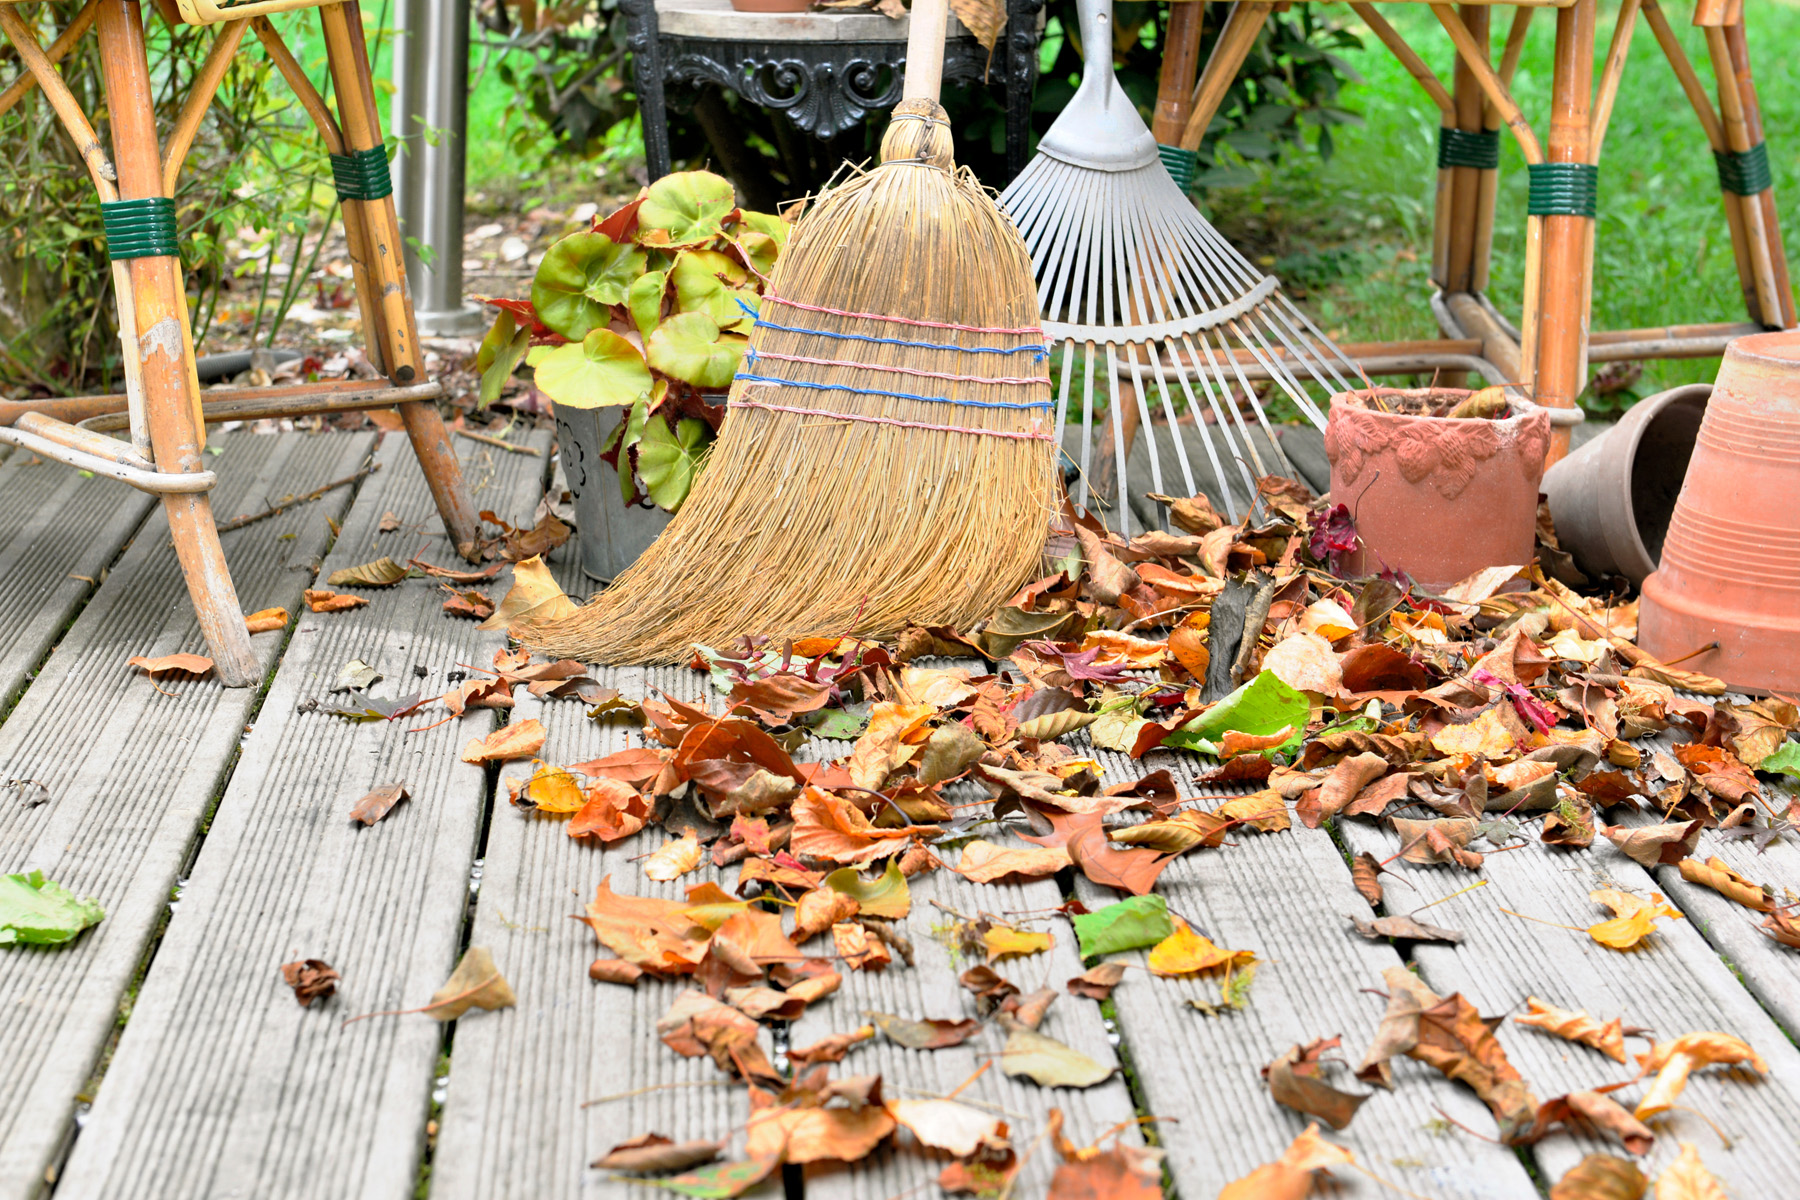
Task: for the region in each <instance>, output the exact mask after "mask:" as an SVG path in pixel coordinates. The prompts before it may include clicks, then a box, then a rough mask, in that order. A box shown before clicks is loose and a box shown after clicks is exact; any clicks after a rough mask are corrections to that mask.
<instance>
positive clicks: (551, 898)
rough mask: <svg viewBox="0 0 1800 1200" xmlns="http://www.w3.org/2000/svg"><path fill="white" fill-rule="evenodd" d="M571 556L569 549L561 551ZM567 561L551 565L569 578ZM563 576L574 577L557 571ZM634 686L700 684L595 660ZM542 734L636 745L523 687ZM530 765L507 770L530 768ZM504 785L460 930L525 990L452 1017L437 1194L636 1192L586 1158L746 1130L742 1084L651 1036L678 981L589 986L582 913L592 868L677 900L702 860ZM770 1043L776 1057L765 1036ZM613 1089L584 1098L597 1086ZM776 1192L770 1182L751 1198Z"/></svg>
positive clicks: (622, 725) (608, 746)
mask: <svg viewBox="0 0 1800 1200" xmlns="http://www.w3.org/2000/svg"><path fill="white" fill-rule="evenodd" d="M572 557H573V556H572V555H571V558H572ZM568 570H569V568H568V566H567V565H565V566H564V567H563V568H561V569H559V572H558V573H559V575H567V574H568ZM563 582H564V585H565V586H568V585H569V584H570V583H571V582H572V579H570V578H565V579H564V580H563ZM596 676H597V677H598V678H600V680H601V681H602V682H603V683H605V684H606V686H608V687H615V688H618V689H619V690H620V691H621V692H622V693H624V694H626V695H629V696H633V697H639V698H641V697H644V696H646V695H650V694H654V693H655V692H657V691H666V692H668V693H669V694H670V695H673V696H675V697H677V698H680V699H686V700H694V699H697V698H698V697H699V696H700V691H701V687H702V685H703V682H704V681H703V677H702V676H699V675H696V674H695V673H694V672H692V671H688V670H684V669H680V668H623V669H619V670H609V671H598V672H596ZM517 715H518V716H519V717H520V718H523V717H525V716H537V717H538V718H539V719H540V720H542V721H543V722H544V725H545V727H546V728H547V729H548V730H549V741H548V743H547V744H546V746H545V747H544V751H543V756H544V760H545V761H547V762H551V763H558V764H562V763H570V762H580V761H584V760H586V759H590V758H595V757H598V756H599V755H602V754H609V753H611V752H613V751H615V750H621V749H624V748H625V746H626V744H627V740H628V737H629V739H630V740H631V742H632V743H633V744H636V728H635V726H634V725H632V724H631V723H630V722H622V721H610V722H607V723H605V724H597V723H595V722H593V721H590V720H589V719H588V718H587V716H586V713H585V710H584V709H583V708H582V706H581V705H580V704H577V703H572V702H568V701H551V702H548V703H540V702H538V701H535V700H533V699H531V698H530V697H528V696H526V695H524V693H523V692H521V693H520V695H519V708H518V714H517ZM529 769H530V768H529V764H516V765H512V766H509V767H508V768H507V769H506V771H505V772H504V773H503V780H504V777H508V776H511V777H524V776H526V775H528V774H529ZM505 795H506V789H505V785H504V782H502V784H501V788H500V799H499V800H498V802H497V803H496V805H495V812H494V819H493V823H492V825H491V826H490V828H489V831H488V842H487V853H486V858H485V861H484V862H483V865H482V882H481V888H480V892H479V894H478V903H477V905H476V909H475V924H474V931H473V933H472V934H471V938H470V941H471V943H472V944H474V945H483V946H487V947H489V948H490V949H491V950H492V951H493V953H494V960H495V962H496V963H497V964H498V965H499V967H500V969H501V970H502V971H504V972H505V973H506V976H507V978H508V980H510V981H511V983H512V985H513V990H514V992H515V993H516V994H517V995H518V997H519V1008H518V1009H517V1011H514V1012H508V1013H504V1014H497V1016H498V1017H499V1018H500V1019H493V1020H479V1021H466V1022H463V1023H461V1024H460V1025H459V1027H458V1029H457V1032H456V1044H455V1048H454V1052H453V1054H452V1056H451V1062H450V1082H449V1087H448V1091H447V1094H446V1097H445V1100H444V1109H443V1115H442V1118H441V1120H440V1122H439V1133H438V1139H437V1149H436V1153H435V1155H434V1158H433V1162H432V1174H431V1183H432V1187H431V1192H432V1196H433V1197H434V1200H487V1198H488V1197H493V1196H504V1195H520V1196H532V1197H537V1198H540V1200H562V1198H564V1197H595V1196H605V1197H625V1196H642V1195H644V1194H646V1193H645V1192H644V1189H643V1188H642V1187H641V1186H638V1185H634V1184H630V1183H623V1182H618V1181H615V1180H613V1179H611V1178H610V1177H609V1176H608V1175H607V1173H605V1172H603V1171H596V1170H591V1169H590V1168H589V1167H588V1163H589V1162H590V1161H592V1160H593V1159H595V1158H598V1157H599V1156H600V1155H601V1154H603V1153H605V1152H606V1151H607V1150H608V1149H609V1148H610V1147H612V1146H613V1145H614V1144H615V1143H618V1142H622V1141H624V1140H625V1139H627V1138H629V1137H634V1136H636V1135H638V1134H641V1133H649V1132H655V1133H660V1134H663V1135H665V1136H667V1137H671V1138H674V1139H675V1140H677V1141H685V1140H689V1139H696V1138H714V1139H716V1138H721V1137H724V1136H726V1134H728V1133H730V1132H732V1131H733V1130H736V1129H739V1128H741V1127H742V1125H743V1123H744V1121H745V1120H746V1119H747V1118H748V1116H749V1105H748V1102H747V1099H746V1096H745V1091H744V1088H743V1087H742V1086H740V1085H733V1086H729V1087H727V1086H720V1085H721V1084H722V1083H723V1081H724V1078H725V1077H724V1075H723V1074H722V1073H721V1072H720V1071H719V1069H718V1068H717V1067H716V1066H714V1065H713V1063H712V1061H711V1060H710V1059H706V1058H682V1057H680V1056H679V1055H677V1054H676V1053H674V1052H673V1051H672V1050H670V1049H668V1047H666V1046H664V1045H663V1044H662V1042H661V1041H660V1040H659V1039H658V1038H657V1036H656V1032H655V1026H656V1021H657V1018H659V1017H661V1016H662V1015H663V1013H665V1012H667V1011H668V1008H669V1005H670V1004H671V1003H672V1002H673V1001H674V999H675V997H676V996H677V995H679V994H680V993H681V992H682V991H683V990H685V989H686V988H687V987H688V984H687V983H686V982H685V981H680V980H659V979H653V978H650V977H645V978H644V979H643V980H641V981H639V983H638V985H637V986H636V987H635V988H626V987H620V986H617V985H614V984H608V983H595V982H593V981H591V980H589V979H588V977H587V967H588V964H589V963H590V962H592V961H593V960H594V959H595V958H597V957H603V956H610V955H608V953H607V952H605V951H603V950H601V949H600V948H599V947H598V946H597V945H596V943H595V941H594V935H593V933H592V931H591V930H589V929H588V927H587V926H586V925H583V924H581V923H580V922H577V921H572V920H570V919H569V918H570V917H571V916H572V915H577V914H579V913H580V912H581V911H582V907H583V905H585V904H586V903H587V901H588V899H589V898H590V897H591V896H592V895H593V892H594V887H595V885H597V884H598V883H599V882H600V880H601V879H602V878H605V877H607V876H610V877H611V880H612V887H613V890H614V891H616V892H619V893H621V894H629V895H636V896H657V897H660V898H663V899H669V900H679V899H682V898H683V897H684V896H685V895H686V893H687V889H688V888H689V887H691V886H693V885H694V884H695V883H698V882H700V881H701V880H702V879H704V878H708V877H710V876H709V875H708V874H707V872H711V871H712V868H710V866H709V867H706V868H703V870H702V871H699V872H694V873H692V874H689V875H687V876H685V877H683V878H681V879H678V880H674V881H672V882H668V883H657V882H654V881H651V880H647V879H645V878H644V877H643V873H642V870H641V864H639V863H635V862H632V861H631V859H632V858H633V857H634V856H637V855H641V854H643V853H645V852H647V851H648V850H652V849H655V848H656V847H657V846H659V845H661V844H662V842H663V841H664V840H665V838H664V836H663V833H662V831H661V830H660V829H658V830H654V831H652V832H649V833H646V834H644V835H640V836H639V837H637V838H632V839H628V840H626V841H625V842H622V843H620V844H619V845H618V846H615V847H613V848H611V849H602V848H600V847H598V846H595V845H590V844H586V843H584V842H580V841H577V840H575V839H573V838H570V837H568V836H567V834H566V833H565V828H566V824H565V822H564V821H560V820H555V819H551V818H546V817H541V816H537V815H534V814H531V813H528V812H526V811H524V810H522V809H517V808H513V807H511V806H510V805H508V804H507V803H506V800H505ZM764 1049H765V1050H766V1051H770V1052H771V1053H772V1043H770V1042H769V1041H768V1040H767V1038H766V1035H765V1042H764ZM609 1096H617V1097H619V1099H617V1100H611V1101H607V1102H605V1103H601V1104H595V1105H592V1106H589V1107H583V1105H584V1104H585V1103H586V1102H588V1101H592V1100H597V1099H601V1098H603V1097H609ZM779 1192H780V1182H779V1179H776V1180H772V1181H770V1182H768V1183H766V1184H764V1185H761V1186H760V1187H759V1188H758V1189H757V1190H756V1191H755V1192H753V1193H752V1195H774V1194H779Z"/></svg>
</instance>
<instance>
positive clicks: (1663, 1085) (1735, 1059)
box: [1635, 1032, 1769, 1121]
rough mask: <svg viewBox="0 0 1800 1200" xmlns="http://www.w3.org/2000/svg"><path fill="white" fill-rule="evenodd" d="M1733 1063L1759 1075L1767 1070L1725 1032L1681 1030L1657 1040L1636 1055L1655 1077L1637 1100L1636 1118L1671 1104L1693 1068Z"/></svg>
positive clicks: (1646, 1117) (1744, 1044)
mask: <svg viewBox="0 0 1800 1200" xmlns="http://www.w3.org/2000/svg"><path fill="white" fill-rule="evenodd" d="M1736 1063H1747V1064H1748V1065H1749V1066H1750V1067H1751V1068H1752V1069H1753V1070H1755V1071H1756V1072H1757V1073H1758V1074H1761V1075H1766V1074H1768V1073H1769V1064H1768V1063H1766V1062H1764V1061H1763V1057H1762V1055H1760V1054H1758V1053H1757V1052H1756V1051H1755V1050H1752V1049H1751V1048H1750V1044H1749V1043H1748V1042H1746V1041H1744V1040H1743V1039H1742V1038H1736V1037H1733V1036H1731V1035H1730V1034H1729V1033H1718V1032H1706V1033H1684V1034H1682V1035H1681V1036H1680V1037H1678V1038H1675V1039H1673V1040H1671V1041H1667V1042H1657V1043H1656V1044H1655V1045H1653V1046H1651V1047H1650V1051H1649V1053H1647V1054H1640V1055H1638V1066H1639V1067H1640V1068H1641V1069H1642V1070H1643V1072H1644V1073H1645V1074H1649V1073H1650V1072H1651V1071H1655V1072H1656V1079H1655V1081H1654V1082H1653V1083H1651V1085H1650V1090H1649V1091H1648V1092H1645V1093H1644V1098H1643V1099H1642V1100H1639V1101H1638V1104H1637V1109H1636V1110H1635V1113H1636V1116H1637V1118H1638V1119H1639V1120H1640V1121H1644V1120H1649V1119H1650V1118H1651V1117H1653V1116H1655V1115H1656V1114H1657V1113H1661V1112H1667V1111H1668V1110H1669V1109H1670V1108H1672V1107H1674V1104H1675V1098H1676V1097H1677V1096H1679V1095H1681V1089H1683V1088H1685V1087H1686V1086H1687V1079H1688V1075H1689V1074H1690V1073H1692V1072H1693V1071H1694V1070H1696V1069H1697V1068H1699V1067H1711V1066H1721V1065H1723V1066H1730V1065H1733V1064H1736Z"/></svg>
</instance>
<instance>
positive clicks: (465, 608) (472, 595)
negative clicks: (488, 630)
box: [444, 585, 494, 621]
mask: <svg viewBox="0 0 1800 1200" xmlns="http://www.w3.org/2000/svg"><path fill="white" fill-rule="evenodd" d="M444 591H445V592H447V593H449V597H450V598H449V599H447V600H445V601H444V611H445V612H446V613H448V614H449V615H450V616H453V617H467V618H469V619H470V620H473V621H485V620H487V619H488V618H489V617H491V616H493V615H494V602H493V601H492V600H490V599H488V597H487V596H486V595H485V594H483V593H481V592H476V591H458V590H457V589H455V588H453V587H450V586H448V585H445V587H444Z"/></svg>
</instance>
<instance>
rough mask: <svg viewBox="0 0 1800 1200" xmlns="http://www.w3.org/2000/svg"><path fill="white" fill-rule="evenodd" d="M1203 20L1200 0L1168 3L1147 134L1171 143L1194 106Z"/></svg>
mask: <svg viewBox="0 0 1800 1200" xmlns="http://www.w3.org/2000/svg"><path fill="white" fill-rule="evenodd" d="M1205 21H1206V5H1205V4H1204V3H1181V4H1172V5H1170V6H1169V24H1168V28H1167V29H1166V30H1164V32H1163V39H1164V47H1163V61H1162V73H1161V74H1160V76H1159V77H1158V80H1157V86H1156V109H1155V112H1154V113H1153V114H1152V117H1151V120H1150V136H1151V137H1153V138H1155V139H1156V140H1157V143H1158V144H1160V145H1164V146H1173V145H1176V144H1177V143H1179V142H1180V141H1181V135H1182V132H1183V131H1184V130H1185V129H1186V128H1187V123H1188V117H1189V116H1190V115H1192V113H1193V109H1194V77H1195V76H1196V75H1197V74H1198V73H1199V70H1200V31H1201V26H1202V25H1203V24H1204V22H1205Z"/></svg>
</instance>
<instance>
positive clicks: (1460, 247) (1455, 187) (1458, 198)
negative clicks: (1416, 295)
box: [1443, 4, 1489, 292]
mask: <svg viewBox="0 0 1800 1200" xmlns="http://www.w3.org/2000/svg"><path fill="white" fill-rule="evenodd" d="M1488 13H1489V10H1488V7H1487V6H1486V5H1481V4H1465V5H1463V6H1462V18H1463V24H1464V25H1466V26H1467V27H1468V30H1469V32H1470V33H1471V34H1473V35H1474V37H1475V44H1476V45H1477V46H1478V47H1479V48H1480V49H1481V52H1482V54H1483V55H1484V56H1485V55H1486V53H1487V50H1488ZM1451 88H1452V91H1451V95H1452V96H1453V97H1454V98H1455V101H1456V127H1457V128H1458V129H1463V130H1467V131H1468V132H1470V133H1479V132H1481V130H1482V128H1483V126H1484V124H1485V122H1484V119H1483V118H1484V113H1485V110H1486V107H1487V104H1486V98H1485V97H1484V96H1483V95H1482V93H1481V87H1480V85H1479V84H1477V83H1476V82H1475V72H1474V71H1473V69H1471V68H1470V66H1469V64H1468V63H1467V62H1466V61H1465V60H1464V58H1463V56H1462V55H1460V54H1459V55H1457V57H1456V73H1455V74H1454V75H1453V76H1452V80H1451ZM1485 174H1486V172H1485V171H1482V170H1481V169H1480V168H1478V167H1451V168H1450V212H1449V219H1450V228H1449V231H1448V232H1449V246H1448V253H1447V255H1446V260H1445V264H1444V266H1445V271H1444V280H1443V288H1444V291H1446V292H1468V291H1473V290H1474V286H1475V242H1476V239H1477V236H1478V234H1479V232H1480V231H1479V229H1478V222H1479V220H1480V215H1479V214H1480V208H1481V186H1482V184H1481V177H1482V176H1483V175H1485Z"/></svg>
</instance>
